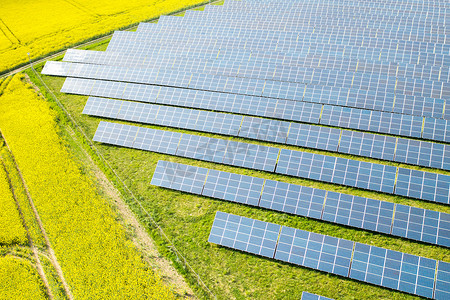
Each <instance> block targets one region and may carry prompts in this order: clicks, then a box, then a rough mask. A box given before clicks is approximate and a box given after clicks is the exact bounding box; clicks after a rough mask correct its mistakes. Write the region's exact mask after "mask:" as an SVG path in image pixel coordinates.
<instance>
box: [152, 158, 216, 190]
mask: <svg viewBox="0 0 450 300" xmlns="http://www.w3.org/2000/svg"><path fill="white" fill-rule="evenodd" d="M207 174H208V169H205V168H197V167H193V166H189V165H182V164H177V163H173V162H168V161H163V160H160V161H158V164H157V165H156V169H155V173H153V177H152V181H151V184H153V185H157V186H161V187H165V188H169V189H173V190H179V191H183V192H188V193H192V194H198V195H201V194H202V191H203V184H204V183H205V180H206V175H207Z"/></svg>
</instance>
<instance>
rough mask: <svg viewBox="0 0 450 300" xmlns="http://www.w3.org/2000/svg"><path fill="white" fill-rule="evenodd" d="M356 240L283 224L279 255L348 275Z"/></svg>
mask: <svg viewBox="0 0 450 300" xmlns="http://www.w3.org/2000/svg"><path fill="white" fill-rule="evenodd" d="M352 250H353V242H351V241H347V240H344V239H338V238H335V237H331V236H325V235H322V234H317V233H314V232H308V231H304V230H300V229H294V228H290V227H285V226H283V227H282V228H281V233H280V237H279V241H278V245H277V251H276V253H275V259H278V260H282V261H285V262H289V263H293V264H296V265H300V266H304V267H308V268H311V269H316V270H321V271H323V272H328V273H332V274H336V275H341V276H347V275H348V272H349V269H350V261H351V258H352Z"/></svg>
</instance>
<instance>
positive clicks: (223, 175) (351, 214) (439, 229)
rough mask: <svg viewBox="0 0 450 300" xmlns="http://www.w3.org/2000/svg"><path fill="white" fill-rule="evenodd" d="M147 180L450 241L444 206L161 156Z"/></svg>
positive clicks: (436, 241) (419, 238)
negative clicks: (431, 206) (373, 196)
mask: <svg viewBox="0 0 450 300" xmlns="http://www.w3.org/2000/svg"><path fill="white" fill-rule="evenodd" d="M151 184H153V185H156V186H160V187H164V188H169V189H173V190H177V191H182V192H188V193H192V194H197V195H202V196H206V197H211V198H216V199H220V200H226V201H230V202H235V203H241V204H246V205H251V206H256V207H260V208H265V209H271V210H275V211H280V212H284V213H289V214H293V215H298V216H303V217H308V218H313V219H318V220H323V221H328V222H332V223H337V224H341V225H346V226H351V227H356V228H360V229H366V230H371V231H375V232H381V233H385V234H391V235H394V236H400V237H403V238H408V239H413V240H417V241H421V242H426V243H431V244H436V245H440V246H444V247H450V215H449V214H445V213H442V212H437V211H432V210H425V209H421V208H415V207H411V206H407V205H401V204H394V203H391V202H385V201H379V200H374V199H368V198H363V197H357V196H352V195H347V194H342V193H337V192H331V191H326V190H321V189H315V188H310V187H305V186H300V185H296V184H289V183H285V182H280V181H274V180H268V179H262V178H257V177H251V176H244V175H239V174H234V173H228V172H223V171H217V170H213V169H206V168H200V167H195V166H190V165H183V164H178V163H174V162H168V161H161V160H160V161H158V164H157V166H156V169H155V172H154V173H153V178H152V181H151Z"/></svg>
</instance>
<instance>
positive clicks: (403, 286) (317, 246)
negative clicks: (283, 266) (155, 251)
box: [208, 211, 450, 299]
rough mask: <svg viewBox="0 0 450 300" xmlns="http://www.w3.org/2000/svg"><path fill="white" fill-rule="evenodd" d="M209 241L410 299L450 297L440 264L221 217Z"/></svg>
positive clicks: (448, 280) (447, 268)
mask: <svg viewBox="0 0 450 300" xmlns="http://www.w3.org/2000/svg"><path fill="white" fill-rule="evenodd" d="M208 240H209V242H211V243H214V244H218V245H222V246H225V247H229V248H232V249H236V250H241V251H244V252H249V253H252V254H257V255H262V256H265V257H270V258H274V259H276V260H281V261H284V262H288V263H292V264H296V265H299V266H303V267H307V268H311V269H315V270H320V271H323V272H327V273H331V274H335V275H340V276H344V277H348V278H352V279H356V280H359V281H363V282H368V283H371V284H375V285H379V286H383V287H387V288H390V289H395V290H399V291H403V292H407V293H410V294H415V295H419V296H423V297H427V298H432V299H448V298H449V297H450V291H449V290H448V287H449V286H450V277H449V276H448V274H449V273H448V272H449V271H450V264H449V263H446V262H443V261H436V260H434V259H429V258H425V257H420V256H415V255H410V254H407V253H402V252H398V251H393V250H388V249H384V248H380V247H375V246H371V245H366V244H361V243H357V242H352V241H349V240H345V239H341V238H335V237H331V236H328V235H323V234H318V233H314V232H309V231H304V230H300V229H295V228H291V227H286V226H280V225H276V224H272V223H267V222H263V221H259V220H254V219H249V218H245V217H241V216H237V215H232V214H227V213H224V212H221V211H218V212H217V213H216V217H215V219H214V223H213V225H212V228H211V232H210V235H209V239H208ZM436 274H437V275H436ZM435 275H436V276H435Z"/></svg>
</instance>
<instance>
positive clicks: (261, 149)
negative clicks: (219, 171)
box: [223, 141, 280, 172]
mask: <svg viewBox="0 0 450 300" xmlns="http://www.w3.org/2000/svg"><path fill="white" fill-rule="evenodd" d="M279 151H280V149H278V148H273V147H267V146H260V145H256V144H247V143H239V142H234V141H229V142H228V145H227V149H226V151H225V155H224V159H223V163H224V164H228V165H233V166H237V167H243V168H249V169H257V170H264V171H268V172H273V171H274V170H275V165H276V163H277V158H278V153H279Z"/></svg>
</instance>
